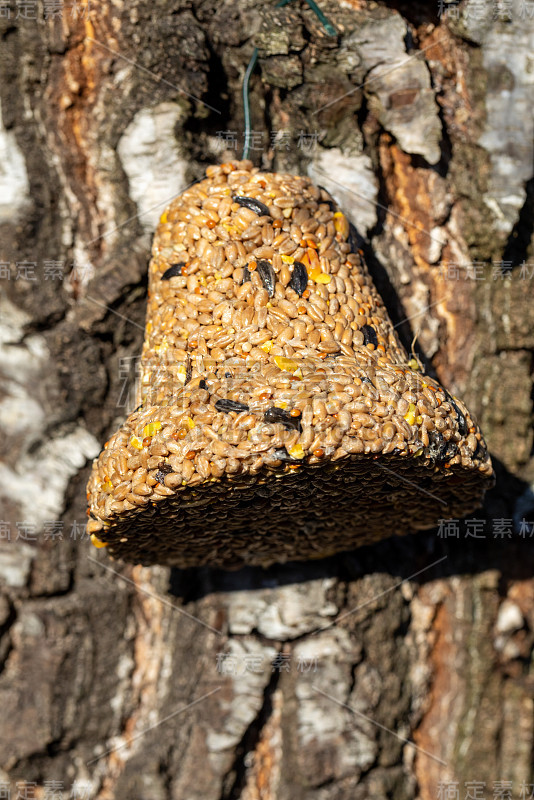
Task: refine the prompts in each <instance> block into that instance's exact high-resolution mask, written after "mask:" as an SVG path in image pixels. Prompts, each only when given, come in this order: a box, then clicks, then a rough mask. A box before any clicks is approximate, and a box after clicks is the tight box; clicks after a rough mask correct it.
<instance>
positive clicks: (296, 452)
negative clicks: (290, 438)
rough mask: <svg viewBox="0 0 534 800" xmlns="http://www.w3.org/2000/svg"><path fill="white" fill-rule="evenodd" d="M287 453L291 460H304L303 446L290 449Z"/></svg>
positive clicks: (298, 445) (297, 445)
mask: <svg viewBox="0 0 534 800" xmlns="http://www.w3.org/2000/svg"><path fill="white" fill-rule="evenodd" d="M287 452H288V453H289V455H290V456H291V458H304V450H303V449H302V445H301V444H296V445H294V447H290V448H289V450H288V451H287Z"/></svg>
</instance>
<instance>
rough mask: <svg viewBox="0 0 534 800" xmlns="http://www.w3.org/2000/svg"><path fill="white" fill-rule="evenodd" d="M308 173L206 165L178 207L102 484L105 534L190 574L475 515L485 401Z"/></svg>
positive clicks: (96, 508) (97, 527)
mask: <svg viewBox="0 0 534 800" xmlns="http://www.w3.org/2000/svg"><path fill="white" fill-rule="evenodd" d="M357 240H358V236H357V234H356V231H355V229H354V228H353V226H352V225H351V224H350V223H349V221H348V219H347V218H346V217H345V215H344V214H343V213H342V212H341V211H340V210H338V209H337V207H336V205H335V203H334V201H333V200H332V198H331V197H330V195H328V193H327V192H326V191H325V190H324V189H321V188H320V187H316V186H314V185H313V184H312V183H311V182H310V180H309V179H307V178H304V177H298V176H294V175H284V174H271V173H262V172H260V171H259V170H257V169H255V168H253V167H252V164H251V163H250V162H246V161H243V162H233V163H230V164H223V165H222V166H217V167H209V168H208V170H207V178H206V179H204V180H203V181H201V182H200V183H198V184H196V185H194V186H192V187H191V188H189V189H188V190H187V191H186V192H184V193H183V194H182V195H181V196H180V197H178V198H176V199H175V200H174V201H173V202H172V203H171V205H170V206H169V207H168V208H167V210H166V211H165V213H164V214H163V216H162V218H161V220H160V225H159V227H158V230H157V233H156V236H155V239H154V244H153V250H152V256H153V257H152V260H151V263H150V281H149V298H148V313H147V324H146V337H145V343H144V347H143V356H142V365H143V374H142V379H141V386H140V390H139V398H138V402H139V407H138V408H137V409H136V411H135V412H133V413H132V414H131V415H130V416H129V417H128V419H127V420H126V422H125V423H124V425H123V426H122V427H121V429H120V430H119V431H118V432H117V433H116V434H115V435H114V436H113V437H112V438H111V439H110V441H109V442H107V443H106V446H105V449H104V450H103V452H102V453H101V455H100V456H99V458H98V459H96V460H95V462H94V465H93V471H92V475H91V478H90V481H89V485H88V500H89V514H90V519H89V522H88V531H89V533H91V534H92V538H93V542H94V543H95V544H96V545H97V546H107V547H108V552H109V553H110V554H112V555H113V556H116V557H121V558H125V559H126V560H128V561H134V562H138V563H142V564H151V563H162V564H169V565H174V566H179V567H188V566H195V565H199V564H212V565H219V566H224V567H227V568H233V567H239V566H242V565H243V564H263V565H267V564H270V563H273V562H275V561H284V560H288V559H295V558H311V557H319V556H322V555H326V554H329V553H333V552H338V551H340V550H343V549H349V548H352V547H355V546H357V545H360V544H365V543H368V542H371V541H375V540H377V539H380V538H384V537H386V536H389V535H391V534H392V533H397V534H398V533H408V532H411V531H415V530H419V529H422V528H428V527H431V526H432V525H433V524H435V523H436V521H437V519H438V518H439V517H447V516H448V517H451V516H461V515H463V514H466V513H468V512H470V511H472V510H473V509H474V508H476V507H477V506H478V505H479V504H480V501H481V498H482V496H483V493H484V491H485V489H486V488H488V486H490V485H491V484H492V481H493V473H492V467H491V461H490V459H489V455H488V453H487V449H486V445H485V443H484V440H483V438H482V435H481V433H480V430H479V429H478V427H477V426H476V424H475V422H474V421H473V419H472V418H471V416H470V414H469V412H468V410H467V409H466V408H465V406H464V405H463V404H462V403H461V401H460V400H458V399H457V398H453V397H451V396H450V395H449V394H448V392H446V390H444V389H443V388H442V387H441V386H440V385H439V384H437V383H436V382H435V381H433V380H432V379H431V378H428V377H426V376H425V375H423V374H422V373H420V372H419V371H417V370H414V369H412V368H411V367H409V366H408V357H407V354H406V352H405V350H404V349H403V347H402V346H401V344H400V342H399V340H398V338H397V336H396V333H395V330H394V328H393V325H392V324H391V321H390V320H389V318H388V316H387V313H386V311H385V309H384V306H383V303H382V301H381V299H380V296H379V295H378V293H377V291H376V289H375V287H374V285H373V283H372V281H371V278H370V276H369V273H368V270H367V268H366V266H365V262H364V259H363V254H362V253H361V251H359V250H358V249H357Z"/></svg>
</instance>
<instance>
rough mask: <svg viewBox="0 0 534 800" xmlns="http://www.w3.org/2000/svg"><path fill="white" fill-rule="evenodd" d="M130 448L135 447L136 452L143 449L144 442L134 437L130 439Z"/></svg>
mask: <svg viewBox="0 0 534 800" xmlns="http://www.w3.org/2000/svg"><path fill="white" fill-rule="evenodd" d="M130 446H131V447H135V449H136V450H142V449H143V441H142V440H141V439H139V438H138V437H137V436H132V438H131V439H130Z"/></svg>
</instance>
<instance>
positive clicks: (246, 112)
mask: <svg viewBox="0 0 534 800" xmlns="http://www.w3.org/2000/svg"><path fill="white" fill-rule="evenodd" d="M306 2H307V4H308V5H309V7H310V8H311V10H312V11H313V12H314V14H315V16H316V17H317V19H318V20H319V22H321V24H322V26H323V28H324V29H325V31H326V32H327V34H328V35H329V36H337V31H336V29H335V28H334V26H333V25H332V23H331V22H330V21H329V20H328V19H327V18H326V17H325V15H324V14H323V12H322V11H321V9H320V8H319V6H318V5H317V3H315V2H314V0H306ZM288 3H291V0H280V2H279V3H277V4H276V6H275V8H282V7H283V6H287V5H288ZM257 60H258V48H257V47H255V48H254V50H253V51H252V57H251V59H250V61H249V63H248V67H247V69H246V71H245V77H244V78H243V116H244V122H245V131H244V133H245V141H244V143H243V156H242V158H243V159H245V158H248V153H249V149H250V133H251V130H250V91H249V86H250V76H251V75H252V72H253V71H254V67H255V66H256V62H257Z"/></svg>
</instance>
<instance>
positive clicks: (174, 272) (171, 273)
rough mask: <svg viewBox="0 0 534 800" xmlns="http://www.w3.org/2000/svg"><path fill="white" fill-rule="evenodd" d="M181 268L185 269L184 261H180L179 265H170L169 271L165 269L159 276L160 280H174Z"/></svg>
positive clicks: (179, 273) (180, 272)
mask: <svg viewBox="0 0 534 800" xmlns="http://www.w3.org/2000/svg"><path fill="white" fill-rule="evenodd" d="M182 267H185V261H181V262H180V263H179V264H171V266H170V267H169V269H166V270H165V272H164V273H163V275H162V276H161V280H162V281H168V280H169V279H170V278H175V277H176V276H177V275H181V274H182Z"/></svg>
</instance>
